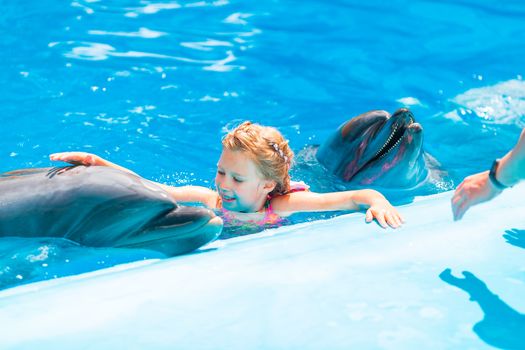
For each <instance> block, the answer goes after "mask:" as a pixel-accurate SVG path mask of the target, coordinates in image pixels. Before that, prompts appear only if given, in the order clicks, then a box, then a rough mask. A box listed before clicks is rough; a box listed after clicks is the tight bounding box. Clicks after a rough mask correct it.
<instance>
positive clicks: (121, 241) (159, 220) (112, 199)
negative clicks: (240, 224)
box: [0, 166, 222, 256]
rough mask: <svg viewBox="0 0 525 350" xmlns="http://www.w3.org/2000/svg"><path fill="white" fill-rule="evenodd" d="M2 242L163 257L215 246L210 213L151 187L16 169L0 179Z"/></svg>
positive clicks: (92, 175)
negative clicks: (49, 240)
mask: <svg viewBox="0 0 525 350" xmlns="http://www.w3.org/2000/svg"><path fill="white" fill-rule="evenodd" d="M0 204H1V205H0V237H7V236H18V237H61V238H66V239H69V240H71V241H74V242H77V243H80V244H82V245H84V246H88V247H121V248H140V249H149V250H154V251H157V252H161V253H163V254H165V255H167V256H173V255H179V254H184V253H188V252H191V251H193V250H195V249H197V248H199V247H201V246H203V245H204V244H206V243H208V242H210V241H212V240H214V239H216V238H217V237H218V236H219V234H220V232H221V230H222V220H221V219H220V218H219V217H217V216H216V215H215V214H214V213H213V212H212V211H211V210H208V209H205V208H201V207H185V206H181V205H178V204H177V203H176V202H175V201H174V200H173V199H171V197H170V196H169V194H168V193H167V192H166V191H164V190H163V189H162V188H160V187H159V186H157V185H156V184H154V183H152V182H150V181H147V180H144V179H142V178H140V177H138V176H136V175H133V174H129V173H126V172H122V171H120V170H117V169H112V168H108V167H84V166H74V167H65V168H43V169H24V170H17V171H13V172H9V173H5V174H2V175H1V176H0Z"/></svg>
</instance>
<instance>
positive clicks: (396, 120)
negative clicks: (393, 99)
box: [354, 108, 422, 175]
mask: <svg viewBox="0 0 525 350" xmlns="http://www.w3.org/2000/svg"><path fill="white" fill-rule="evenodd" d="M389 120H391V121H392V125H391V131H390V134H389V136H388V137H387V139H386V140H385V141H384V143H383V145H382V146H381V147H380V148H379V150H378V151H377V152H376V153H375V154H374V156H373V157H372V158H370V159H369V160H368V161H367V162H365V164H363V166H362V167H361V169H359V170H358V171H357V172H356V174H357V173H358V172H359V171H361V170H362V169H364V168H366V167H367V166H369V165H371V164H372V163H374V162H377V161H378V160H380V159H381V158H384V157H385V156H386V155H388V154H389V153H390V152H391V151H392V150H393V149H395V148H396V147H397V146H398V145H399V144H400V143H401V141H402V140H403V138H404V137H405V136H406V135H407V133H408V132H419V131H421V130H422V128H421V125H420V124H419V123H416V120H415V118H414V115H413V114H412V112H410V111H409V110H408V109H406V108H401V109H399V110H397V111H396V112H395V113H394V114H392V116H391V117H390V118H389ZM387 123H388V121H387ZM383 127H386V125H385V126H383ZM354 175H355V174H354Z"/></svg>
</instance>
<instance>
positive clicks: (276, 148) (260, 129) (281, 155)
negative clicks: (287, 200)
mask: <svg viewBox="0 0 525 350" xmlns="http://www.w3.org/2000/svg"><path fill="white" fill-rule="evenodd" d="M222 146H223V147H224V148H226V149H228V150H230V151H241V152H244V153H246V154H247V155H248V156H249V157H250V158H251V159H252V160H253V162H254V163H255V165H256V166H257V169H258V170H259V171H260V173H261V175H262V176H263V177H264V178H265V179H268V180H273V181H275V183H276V186H275V188H274V189H273V191H272V192H270V195H273V194H284V193H286V192H288V191H289V190H290V174H289V170H290V165H291V164H292V159H293V152H292V150H291V149H290V146H288V141H287V140H285V139H284V137H283V135H281V133H280V132H279V131H278V130H277V129H276V128H272V127H269V126H262V125H259V124H254V123H252V122H249V121H246V122H244V123H242V124H241V125H239V126H238V127H236V128H235V129H233V130H232V131H230V132H229V133H228V134H227V135H226V136H225V137H224V138H223V139H222Z"/></svg>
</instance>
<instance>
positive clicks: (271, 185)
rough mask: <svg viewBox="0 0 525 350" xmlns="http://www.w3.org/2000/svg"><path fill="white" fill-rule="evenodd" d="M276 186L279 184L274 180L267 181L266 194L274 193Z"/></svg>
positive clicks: (265, 184)
mask: <svg viewBox="0 0 525 350" xmlns="http://www.w3.org/2000/svg"><path fill="white" fill-rule="evenodd" d="M275 186H277V183H276V182H275V181H274V180H265V181H264V185H263V189H264V192H266V193H270V192H272V191H273V189H274V188H275Z"/></svg>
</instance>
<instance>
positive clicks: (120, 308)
mask: <svg viewBox="0 0 525 350" xmlns="http://www.w3.org/2000/svg"><path fill="white" fill-rule="evenodd" d="M2 5H3V7H2V8H3V11H2V13H1V14H0V28H1V29H2V33H3V40H2V43H0V48H1V49H2V50H1V52H2V53H1V54H0V59H1V61H0V62H1V63H2V67H3V69H2V70H0V83H1V85H2V86H3V87H4V88H3V89H2V94H0V103H1V106H2V107H3V108H2V115H1V117H0V118H1V119H0V120H1V122H2V127H1V128H0V135H1V137H0V158H1V159H2V162H1V163H0V172H4V171H9V170H13V169H20V168H28V167H47V166H51V165H52V163H51V162H50V161H49V160H48V155H49V154H50V153H54V152H59V151H68V150H82V151H87V152H93V153H97V154H99V155H101V156H103V157H105V158H107V159H109V160H111V161H113V162H116V163H118V164H122V165H124V166H126V167H128V168H130V169H131V170H133V171H135V172H137V173H138V174H140V175H142V176H144V177H146V178H148V179H152V180H155V181H160V182H163V183H168V184H172V185H186V184H193V185H203V186H208V187H212V186H213V178H214V175H215V165H216V162H217V159H218V156H219V154H220V150H221V146H220V139H221V137H222V136H223V135H224V134H225V133H226V132H227V131H228V130H230V129H231V128H233V127H235V126H236V125H237V124H238V123H240V122H241V121H243V120H246V119H248V120H252V121H255V122H260V123H263V124H266V125H271V126H275V127H278V128H279V129H280V130H281V131H282V132H283V134H284V135H285V136H286V137H287V138H288V139H289V140H290V144H291V146H292V148H293V149H294V150H295V151H296V152H299V151H300V150H302V149H303V148H305V147H307V146H309V145H315V144H319V143H321V142H322V141H323V140H324V139H325V138H326V137H327V136H328V135H330V133H331V132H333V130H334V129H335V128H337V127H338V126H339V125H340V124H341V123H342V122H344V121H345V120H347V119H349V118H351V117H352V116H355V115H358V114H360V113H362V112H365V111H368V110H372V109H384V110H387V111H389V112H393V111H394V110H395V109H397V108H399V107H402V106H407V107H409V108H411V110H412V111H413V112H414V114H415V116H416V118H417V120H418V122H420V123H421V124H422V125H423V128H424V130H425V140H424V146H425V150H426V151H427V152H428V153H429V154H431V155H432V156H433V157H435V158H436V159H437V160H438V161H439V163H440V166H441V168H442V170H443V171H444V173H443V174H444V177H443V179H442V181H440V182H439V183H437V184H435V186H433V187H427V188H425V189H424V190H423V191H420V192H418V193H412V194H411V196H410V197H404V195H402V196H401V197H400V196H399V194H398V193H397V194H396V193H387V195H388V196H389V198H392V199H395V200H396V201H397V202H399V203H406V204H404V205H403V206H402V207H401V210H402V212H403V214H404V215H405V217H406V219H407V224H406V225H405V227H404V228H403V229H402V230H399V231H383V230H381V229H379V228H378V227H377V226H376V225H365V224H364V223H363V221H364V216H363V214H362V213H354V214H350V215H346V214H345V213H331V214H315V215H306V216H298V217H294V218H293V220H292V223H295V225H289V226H286V227H281V228H278V229H269V230H265V231H263V232H260V233H256V234H251V235H244V234H246V233H248V232H238V231H235V230H233V231H229V232H226V233H225V236H224V237H223V238H228V237H233V238H231V239H226V240H220V241H217V242H215V243H213V244H212V245H211V246H208V247H204V248H202V249H201V250H199V251H198V252H196V253H195V254H192V255H187V256H181V257H175V258H170V259H166V258H165V257H163V256H162V255H160V254H158V253H154V252H151V251H139V250H121V249H109V248H108V249H95V248H89V247H82V246H78V245H75V244H73V243H71V242H68V241H63V240H56V239H55V240H53V239H48V238H39V239H22V238H0V289H1V291H0V309H1V312H0V327H1V328H2V330H3V332H2V333H3V334H6V335H7V336H2V337H1V339H0V347H1V348H14V349H19V348H20V349H22V348H32V347H34V346H36V345H39V346H40V347H41V348H83V347H85V348H88V347H89V346H91V345H88V344H93V345H92V347H93V348H107V347H125V348H144V347H146V346H151V347H153V348H155V347H156V348H172V347H173V346H174V345H177V346H178V347H179V348H195V349H197V348H201V349H205V348H217V346H219V347H220V348H239V349H240V348H268V349H275V348H297V349H299V348H300V349H305V348H312V349H314V348H330V349H337V348H341V349H342V348H345V349H346V348H349V347H352V348H359V349H367V348H370V349H376V348H381V349H397V348H402V349H412V348H413V349H416V348H421V347H422V346H424V347H426V348H429V349H444V348H446V349H449V348H451V349H452V348H453V349H470V348H471V349H483V348H491V347H496V348H508V349H519V348H524V347H525V346H524V344H523V336H522V334H524V332H523V328H524V325H523V324H524V322H523V317H524V316H523V312H525V305H524V302H523V298H522V296H523V295H524V288H525V287H524V282H525V255H524V250H523V248H524V246H525V244H524V243H523V229H524V227H523V220H520V215H521V213H522V212H523V203H522V201H521V200H520V199H521V198H523V194H525V192H524V191H523V189H522V188H521V187H518V188H516V189H514V190H513V192H510V191H507V192H508V193H505V194H504V195H505V196H502V197H500V198H498V199H497V200H496V201H494V202H491V203H489V204H487V205H485V206H480V207H479V208H475V209H474V210H473V211H472V212H469V213H467V215H466V216H465V219H464V220H463V221H462V222H460V223H453V222H452V218H451V213H450V208H449V200H450V197H451V192H449V191H450V190H451V189H453V188H454V187H455V186H456V185H457V184H459V182H460V181H461V180H462V179H463V178H464V177H465V176H467V175H469V174H471V173H474V172H479V171H482V170H485V169H487V168H489V167H490V164H491V163H492V160H493V159H495V158H498V157H501V156H502V155H503V154H505V153H506V152H507V151H508V150H509V149H510V148H511V147H512V146H513V145H514V143H515V142H516V140H517V138H518V135H519V133H520V131H521V129H522V128H523V127H525V81H524V80H523V75H524V74H525V60H524V59H523V57H525V46H524V45H523V42H525V25H524V23H525V4H523V3H522V2H521V1H507V2H505V3H495V2H491V1H469V0H465V1H457V2H451V1H445V2H443V1H440V2H438V1H401V0H399V1H392V2H390V3H388V4H384V3H383V2H379V1H372V2H368V3H366V4H362V3H361V2H358V1H330V2H322V1H306V2H304V1H303V2H297V1H289V2H284V1H260V2H243V1H228V0H217V1H196V2H192V1H178V2H177V1H147V0H144V1H120V0H119V1H99V0H77V1H70V2H63V1H56V0H55V1H53V0H51V1H46V2H45V3H36V2H32V3H17V2H5V3H3V4H2ZM292 178H293V179H295V180H301V179H302V180H305V181H306V182H308V183H309V184H310V185H311V186H312V188H313V189H319V190H322V189H323V188H326V187H327V186H329V185H332V184H331V183H330V184H328V185H327V184H326V179H320V178H319V176H317V175H316V174H312V173H310V172H308V169H307V167H304V166H303V167H302V166H300V164H298V166H296V167H295V169H293V170H292ZM323 180H324V181H325V182H323ZM414 198H415V199H414ZM403 199H404V201H403ZM407 202H408V203H407ZM342 214H345V215H342ZM341 215H342V216H341ZM325 220H326V221H325ZM237 236H241V237H237ZM449 268H450V269H451V272H450V274H449V273H448V272H447V271H448V270H447V269H449ZM462 271H469V272H470V273H472V274H473V276H470V277H468V278H467V280H465V281H462V280H458V278H463V277H462V275H461V272H462ZM68 276H69V277H68ZM454 284H456V285H454ZM469 295H470V296H471V297H472V298H473V300H472V301H469ZM93 310H96V312H93ZM502 325H509V326H508V327H503V326H502ZM131 338H134V342H131Z"/></svg>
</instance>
